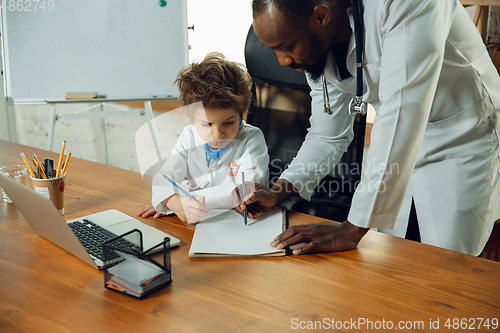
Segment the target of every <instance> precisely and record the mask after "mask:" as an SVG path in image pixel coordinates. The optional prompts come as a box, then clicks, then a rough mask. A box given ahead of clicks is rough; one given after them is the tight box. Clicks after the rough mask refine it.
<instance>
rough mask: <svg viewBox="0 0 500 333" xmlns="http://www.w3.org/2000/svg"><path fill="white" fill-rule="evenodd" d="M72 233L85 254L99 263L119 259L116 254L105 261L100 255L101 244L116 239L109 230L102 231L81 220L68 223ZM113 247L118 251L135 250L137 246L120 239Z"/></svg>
mask: <svg viewBox="0 0 500 333" xmlns="http://www.w3.org/2000/svg"><path fill="white" fill-rule="evenodd" d="M68 225H69V227H70V228H71V230H73V233H74V234H75V235H76V237H77V238H78V239H79V240H80V242H81V243H82V245H83V247H84V248H85V250H87V252H88V253H89V254H90V255H91V256H93V257H95V258H97V259H100V260H101V261H103V262H104V261H109V260H113V259H117V258H120V256H119V255H118V254H116V253H114V252H113V253H112V256H113V257H112V258H106V259H107V260H105V258H104V256H103V253H102V244H103V243H104V242H106V241H108V240H110V239H113V238H116V237H118V235H115V234H114V233H112V232H111V231H109V230H106V229H104V228H103V227H101V226H99V225H97V224H95V223H94V222H92V221H89V220H87V219H83V220H82V221H74V222H71V223H68ZM113 246H115V247H117V248H119V249H125V248H131V247H132V248H137V246H136V245H135V244H133V243H131V242H129V241H127V240H125V239H120V240H118V241H117V242H116V243H115V242H113Z"/></svg>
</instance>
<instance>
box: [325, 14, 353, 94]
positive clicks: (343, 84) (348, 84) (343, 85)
mask: <svg viewBox="0 0 500 333" xmlns="http://www.w3.org/2000/svg"><path fill="white" fill-rule="evenodd" d="M347 16H348V17H349V24H350V25H351V29H352V31H353V32H352V33H351V40H350V41H349V47H348V49H347V70H348V71H349V72H350V73H351V75H352V76H351V77H348V78H347V79H344V80H341V78H340V73H339V71H338V69H337V63H336V62H335V58H334V57H333V52H332V51H330V52H329V53H328V56H327V60H326V66H325V70H324V73H323V75H324V76H325V78H326V79H327V80H328V81H330V82H331V83H333V84H335V86H337V88H339V89H340V90H342V91H344V92H348V93H354V92H355V88H356V56H355V52H354V51H355V50H356V42H355V39H354V16H353V15H352V7H349V8H348V9H347Z"/></svg>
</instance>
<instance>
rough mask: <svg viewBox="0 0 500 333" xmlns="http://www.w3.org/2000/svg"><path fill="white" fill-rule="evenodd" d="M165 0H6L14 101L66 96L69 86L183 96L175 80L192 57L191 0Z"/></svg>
mask: <svg viewBox="0 0 500 333" xmlns="http://www.w3.org/2000/svg"><path fill="white" fill-rule="evenodd" d="M166 2H167V5H166V6H165V7H161V6H159V4H158V1H157V0H15V1H11V2H10V4H16V5H15V6H12V5H9V2H8V1H5V0H3V1H2V5H3V8H2V11H1V13H2V19H1V24H2V25H1V35H2V55H3V68H4V83H5V97H6V99H7V103H8V104H23V103H45V102H57V101H63V100H64V96H65V94H66V93H67V92H97V93H98V95H99V98H100V99H101V98H102V99H106V100H136V99H137V100H154V99H173V98H177V97H178V93H177V89H176V87H175V85H174V80H175V78H176V76H177V73H178V72H179V70H180V69H181V68H182V67H183V66H185V65H187V64H188V39H187V9H186V0H167V1H166ZM51 8H52V10H50V9H51Z"/></svg>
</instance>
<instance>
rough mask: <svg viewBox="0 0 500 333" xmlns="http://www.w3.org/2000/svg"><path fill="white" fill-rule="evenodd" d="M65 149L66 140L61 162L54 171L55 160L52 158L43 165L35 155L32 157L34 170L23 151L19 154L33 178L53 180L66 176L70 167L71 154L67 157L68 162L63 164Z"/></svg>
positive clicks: (45, 160) (63, 145)
mask: <svg viewBox="0 0 500 333" xmlns="http://www.w3.org/2000/svg"><path fill="white" fill-rule="evenodd" d="M65 147H66V140H64V141H63V144H62V147H61V154H60V155H59V161H58V163H57V166H56V168H55V169H54V160H52V159H51V158H45V159H44V162H43V163H42V162H40V160H39V159H38V157H37V156H36V154H35V153H33V154H32V155H31V156H32V157H33V160H32V161H33V165H34V169H32V168H31V166H30V164H29V163H28V160H27V159H26V155H24V153H23V152H22V151H21V152H19V153H20V154H21V158H22V159H23V162H24V164H25V165H26V168H27V169H28V172H29V173H30V175H31V177H33V178H36V179H53V178H57V177H60V176H63V175H66V168H67V167H68V163H69V159H70V157H71V153H69V154H68V155H67V156H66V161H65V162H64V164H63V157H64V150H65Z"/></svg>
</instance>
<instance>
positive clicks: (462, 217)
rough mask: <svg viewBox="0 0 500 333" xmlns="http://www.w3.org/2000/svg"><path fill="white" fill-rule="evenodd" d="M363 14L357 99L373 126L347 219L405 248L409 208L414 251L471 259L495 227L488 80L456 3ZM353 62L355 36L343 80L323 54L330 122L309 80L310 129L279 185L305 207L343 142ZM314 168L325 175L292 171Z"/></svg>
mask: <svg viewBox="0 0 500 333" xmlns="http://www.w3.org/2000/svg"><path fill="white" fill-rule="evenodd" d="M363 5H364V23H365V29H364V35H365V41H364V59H363V64H364V65H363V70H364V91H365V94H364V96H363V99H364V101H366V102H369V103H371V104H372V105H373V107H374V108H375V110H376V112H377V116H376V118H375V122H374V125H373V129H372V134H371V146H370V148H369V151H368V153H367V155H366V156H365V163H364V165H363V175H362V182H361V183H360V184H359V187H358V188H357V190H356V193H355V195H354V198H353V202H352V206H351V211H350V214H349V217H348V220H349V221H350V222H351V223H353V224H355V225H357V226H359V227H373V228H381V229H386V230H383V231H384V232H387V233H390V234H393V235H397V236H400V237H404V236H405V232H406V227H407V223H408V216H409V212H410V207H411V200H412V198H413V200H414V202H415V207H416V211H417V216H418V222H419V227H420V233H421V239H422V242H423V243H427V244H432V245H436V246H440V247H444V248H448V249H452V250H456V251H460V252H464V253H468V254H472V255H478V254H479V253H480V251H481V250H482V249H483V247H484V245H485V243H486V241H487V240H488V237H489V235H490V232H491V229H492V226H493V223H494V221H495V220H496V219H497V218H498V217H500V193H499V191H500V187H499V173H498V170H499V148H498V147H499V138H498V129H499V124H498V114H499V112H500V78H499V75H498V73H497V70H496V68H495V67H494V66H493V64H492V62H491V60H490V58H489V56H488V53H487V51H486V48H485V46H484V44H483V43H482V40H481V38H480V36H479V33H478V31H477V29H476V27H475V26H474V25H473V23H472V21H471V20H470V18H469V16H468V15H467V13H466V11H465V10H464V8H463V7H462V5H460V3H459V2H458V1H450V0H412V1H410V0H405V1H402V0H369V1H363ZM349 17H350V20H351V27H354V20H353V18H352V14H351V12H349ZM354 51H355V43H354V34H353V35H352V38H351V43H350V46H349V51H348V58H347V67H348V70H349V71H350V72H351V73H352V75H353V77H350V78H348V79H345V80H342V81H340V76H339V75H338V73H337V69H336V65H335V61H334V59H333V57H332V56H331V55H330V56H329V61H328V63H327V67H326V68H325V77H326V78H327V79H328V81H329V82H328V90H329V97H330V103H331V104H332V109H333V111H334V114H333V115H331V116H330V115H328V114H326V113H324V112H323V98H322V96H323V95H322V84H321V82H317V83H316V82H313V81H311V80H309V84H310V86H311V88H312V92H311V96H312V98H313V101H312V116H311V128H310V130H309V133H308V135H307V137H306V140H305V142H304V144H303V146H302V148H301V150H300V151H299V153H298V155H297V158H296V159H295V161H294V162H293V163H292V165H291V166H290V168H289V169H288V170H287V171H285V172H284V173H283V175H282V178H285V179H287V180H288V181H290V182H291V183H292V184H294V185H296V186H295V187H297V189H299V187H300V188H301V189H302V191H300V195H301V196H302V197H304V198H306V199H309V198H310V196H311V190H312V189H314V186H315V185H316V184H317V183H318V182H319V180H320V179H321V178H322V177H324V176H325V175H326V174H327V173H328V172H329V171H330V168H331V165H334V164H335V163H337V162H338V160H339V159H340V156H341V154H342V152H343V151H345V150H346V149H347V146H348V144H349V142H350V141H351V140H352V136H353V135H352V118H351V117H350V116H349V115H348V103H349V101H350V99H351V97H352V96H353V94H354V93H355V85H356V79H355V74H356V64H355V63H356V56H355V52H354ZM312 161H314V162H316V163H317V165H329V166H330V167H324V168H322V169H321V171H320V172H313V171H311V172H309V173H304V172H301V173H300V172H297V170H301V171H303V168H302V169H301V165H302V163H306V165H307V163H311V162H312ZM308 183H309V184H308ZM304 184H308V186H303V185H304ZM391 229H392V230H391Z"/></svg>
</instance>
